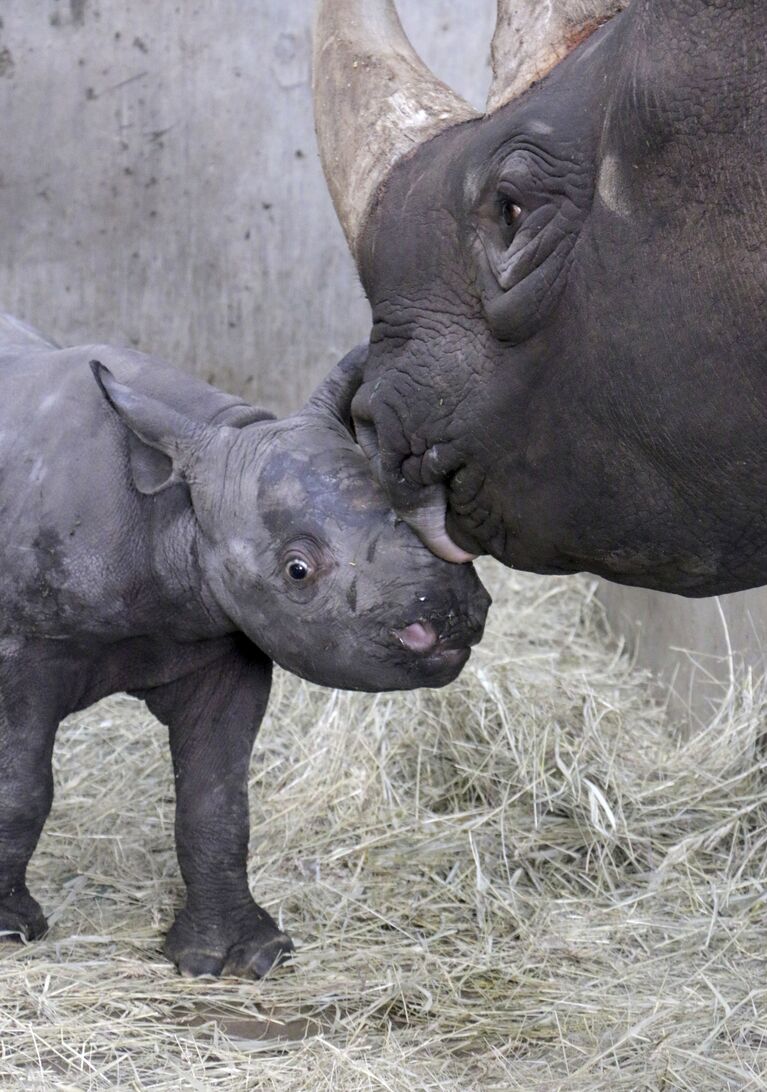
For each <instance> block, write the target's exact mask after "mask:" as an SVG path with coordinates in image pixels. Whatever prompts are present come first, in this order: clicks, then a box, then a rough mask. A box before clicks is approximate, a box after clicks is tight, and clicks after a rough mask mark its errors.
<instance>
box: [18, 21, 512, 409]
mask: <svg viewBox="0 0 767 1092" xmlns="http://www.w3.org/2000/svg"><path fill="white" fill-rule="evenodd" d="M399 8H400V12H401V15H402V17H403V21H404V22H405V24H406V26H407V29H408V32H409V33H410V34H411V36H412V38H413V41H414V42H415V43H416V45H417V47H418V48H419V49H420V50H421V51H422V53H423V54H424V56H425V57H426V58H427V60H428V61H429V63H430V64H432V65H433V67H434V69H435V70H436V71H437V72H438V73H439V74H440V75H441V76H442V77H443V78H445V79H447V80H449V81H450V82H452V83H453V84H454V86H456V87H457V88H458V89H459V90H460V91H461V92H462V93H463V94H465V95H467V96H468V97H470V98H473V99H474V100H475V101H476V102H478V103H482V102H484V97H485V91H486V88H487V84H488V81H489V69H488V64H487V61H488V55H489V44H490V38H491V36H492V29H493V25H494V9H495V4H494V0H471V2H467V0H400V4H399ZM312 10H313V0H290V3H286V2H285V0H2V3H1V4H0V19H1V22H2V26H0V119H2V121H1V124H2V130H3V134H4V141H3V149H4V150H3V156H2V160H1V161H0V239H2V240H3V246H2V250H0V309H5V310H10V311H13V312H15V313H17V314H18V315H20V316H21V317H23V318H25V319H27V320H28V321H30V322H32V323H34V324H35V325H38V326H39V327H41V328H42V329H43V330H47V331H49V332H50V333H51V334H52V335H53V336H55V337H57V338H59V339H60V340H62V341H63V342H66V343H68V344H76V343H82V342H87V341H92V340H95V339H106V340H111V341H114V342H119V343H122V344H128V345H133V346H137V347H139V348H142V349H145V350H149V351H152V352H155V353H157V354H159V355H161V356H164V357H166V358H167V359H169V360H171V361H173V362H174V363H176V364H178V365H180V366H184V367H187V368H188V369H190V370H191V371H193V372H195V373H197V374H199V375H202V376H204V377H205V378H211V379H213V380H214V381H215V382H217V383H219V384H220V385H222V386H225V387H228V388H230V389H233V390H237V391H240V392H243V393H245V394H246V395H247V396H248V397H250V398H252V399H253V400H254V401H261V402H266V403H269V404H270V405H272V406H275V407H276V408H278V409H282V410H285V409H289V408H292V407H295V406H297V405H299V404H300V403H301V402H302V401H303V399H304V397H305V394H306V392H307V391H308V389H309V388H310V386H312V385H313V384H314V382H315V381H316V380H317V379H318V378H319V377H320V376H321V375H323V374H324V373H325V372H326V371H327V370H328V369H329V367H330V366H331V365H332V364H333V363H334V362H335V360H336V359H337V358H338V356H339V355H340V354H342V353H343V352H344V351H345V350H346V349H348V348H351V346H352V345H354V344H356V343H357V342H358V341H359V340H360V339H361V338H363V337H364V336H366V334H367V332H368V326H369V323H368V307H367V304H366V302H365V299H364V296H363V293H362V290H361V288H360V286H359V283H358V281H357V279H356V274H355V272H354V269H353V266H352V262H351V260H350V258H349V256H348V253H347V250H346V245H345V242H344V239H343V236H342V234H341V230H340V228H339V227H338V225H337V222H336V219H335V215H334V213H333V209H332V206H331V203H330V199H329V197H328V196H327V192H326V189H325V184H324V180H323V178H322V173H321V170H320V166H319V160H318V156H317V153H316V150H315V142H314V131H313V121H312V110H311V99H310V88H309V62H310V34H309V28H310V23H311V16H312Z"/></svg>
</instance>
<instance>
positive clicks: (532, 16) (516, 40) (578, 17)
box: [487, 0, 629, 113]
mask: <svg viewBox="0 0 767 1092" xmlns="http://www.w3.org/2000/svg"><path fill="white" fill-rule="evenodd" d="M628 2H629V0H548V3H545V4H544V3H541V2H540V0H535V2H531V0H498V17H497V20H496V24H495V34H494V35H493V44H492V46H491V48H490V53H491V57H492V64H493V82H492V85H491V87H490V93H489V94H488V97H487V112H488V113H492V112H493V111H494V110H498V109H499V108H500V107H501V106H505V105H506V103H507V102H511V101H512V99H515V98H517V96H518V95H521V94H522V92H523V91H526V90H527V89H528V87H529V86H530V84H531V83H534V82H535V80H540V79H541V78H542V77H543V76H545V75H546V73H547V72H550V71H551V69H552V68H553V67H554V65H556V64H558V63H559V61H561V60H562V59H563V57H566V56H567V54H568V53H569V52H570V50H571V49H574V48H575V46H577V45H579V43H580V42H582V41H583V40H584V38H587V37H588V36H589V35H590V34H592V33H593V32H594V31H595V30H597V28H598V27H600V26H601V25H602V24H603V23H606V22H607V21H608V20H609V19H612V17H613V15H617V14H618V12H620V11H622V10H623V9H624V8H625V7H627V6H628Z"/></svg>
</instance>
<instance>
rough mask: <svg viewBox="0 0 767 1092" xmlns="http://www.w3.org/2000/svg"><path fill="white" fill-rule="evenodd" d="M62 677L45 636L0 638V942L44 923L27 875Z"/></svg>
mask: <svg viewBox="0 0 767 1092" xmlns="http://www.w3.org/2000/svg"><path fill="white" fill-rule="evenodd" d="M62 682H63V680H62V677H61V674H60V672H59V671H57V669H56V664H55V662H49V660H48V657H47V656H46V654H45V646H44V644H43V643H41V642H35V643H34V646H32V645H30V644H29V643H27V642H24V641H16V640H0V941H8V940H11V941H13V940H15V941H19V940H20V939H23V940H34V939H36V938H37V937H40V936H42V935H43V933H44V932H45V931H46V929H47V927H48V923H47V921H46V920H45V916H44V914H43V912H42V910H41V908H40V905H39V904H38V903H37V902H36V900H35V899H33V898H32V896H31V895H30V894H29V891H28V889H27V883H26V874H27V865H28V864H29V859H30V857H31V856H32V854H33V852H34V849H35V846H36V845H37V842H38V839H39V837H40V833H41V831H42V829H43V825H44V823H45V820H46V819H47V818H48V813H49V811H50V809H51V803H52V802H53V774H52V770H51V756H52V753H53V741H54V738H55V735H56V729H57V727H58V724H59V720H60V719H61V716H63V714H64V712H65V710H64V709H63V708H62V689H63V688H62Z"/></svg>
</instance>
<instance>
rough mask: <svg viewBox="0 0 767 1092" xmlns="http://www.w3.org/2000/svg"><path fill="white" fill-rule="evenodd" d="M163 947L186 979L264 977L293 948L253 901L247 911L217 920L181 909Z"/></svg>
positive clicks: (290, 941)
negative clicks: (224, 919) (193, 914)
mask: <svg viewBox="0 0 767 1092" xmlns="http://www.w3.org/2000/svg"><path fill="white" fill-rule="evenodd" d="M163 950H164V952H165V955H166V956H167V957H168V959H170V960H171V962H173V963H175V964H176V966H177V967H178V970H179V973H180V974H182V975H184V976H185V977H187V978H196V977H198V976H199V975H204V974H210V975H215V976H216V977H218V976H219V975H225V976H226V975H233V976H235V977H237V978H264V976H265V975H267V974H268V973H269V971H271V970H272V969H273V968H274V967H278V966H280V964H282V963H285V962H287V960H289V959H290V957H291V955H292V954H293V951H294V949H293V942H292V940H291V939H290V937H289V936H288V935H287V933H283V932H282V930H281V929H280V928H279V927H278V925H277V923H276V922H275V921H274V919H273V918H272V917H271V916H270V915H269V914H267V912H266V911H265V910H262V909H261V908H260V907H259V906H257V905H256V904H255V903H254V904H253V907H252V909H250V910H249V911H248V913H247V914H245V915H242V914H235V915H233V916H232V918H231V919H230V920H228V921H226V922H217V923H214V922H211V921H210V919H207V920H206V919H205V918H202V917H200V918H195V917H193V916H192V915H191V914H190V913H189V911H188V910H182V911H181V913H180V914H179V915H178V917H177V918H176V920H175V922H174V923H173V925H172V927H171V929H170V932H169V933H168V936H167V937H166V940H165V946H164V949H163Z"/></svg>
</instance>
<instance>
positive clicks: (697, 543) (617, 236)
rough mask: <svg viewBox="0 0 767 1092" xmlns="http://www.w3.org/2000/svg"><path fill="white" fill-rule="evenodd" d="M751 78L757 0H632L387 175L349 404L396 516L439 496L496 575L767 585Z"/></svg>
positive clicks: (759, 114) (461, 538) (766, 96)
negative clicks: (506, 98) (358, 373)
mask: <svg viewBox="0 0 767 1092" xmlns="http://www.w3.org/2000/svg"><path fill="white" fill-rule="evenodd" d="M765 73H767V5H764V4H762V3H758V2H757V0H750V2H738V3H736V2H734V0H733V2H731V3H728V2H726V0H724V2H721V3H717V4H714V3H708V2H704V0H687V2H682V3H674V4H672V3H658V2H652V0H645V2H639V3H634V4H633V5H632V6H631V7H630V8H629V10H628V11H627V12H626V13H624V14H623V15H621V16H618V17H617V18H615V19H614V20H613V21H612V22H611V23H610V24H608V25H607V26H606V27H604V28H602V29H601V30H600V31H598V32H597V33H596V34H594V35H593V36H592V37H591V38H589V39H588V40H587V41H586V42H585V43H584V44H583V45H581V46H579V47H578V48H577V49H575V50H574V51H573V52H572V53H571V54H570V55H569V57H568V58H567V59H566V60H565V61H563V62H562V63H561V64H560V65H559V66H557V68H556V69H555V70H554V71H553V72H552V73H551V74H550V75H549V76H548V77H547V78H546V79H544V80H543V81H541V82H540V83H539V84H537V85H535V86H534V87H533V88H532V89H531V90H530V91H529V92H528V93H526V94H525V95H523V96H522V97H521V98H520V99H518V100H517V101H515V102H513V103H511V104H509V105H508V106H506V107H504V108H503V109H501V110H500V111H498V113H497V114H494V115H491V116H489V117H487V118H484V119H479V120H475V121H470V122H467V123H464V124H462V125H459V126H456V127H454V128H452V129H449V130H447V131H446V132H444V133H442V134H441V135H439V136H437V137H435V138H434V139H433V140H431V141H430V142H428V143H426V144H424V145H422V146H420V147H418V148H416V149H415V150H414V151H413V152H412V153H411V154H410V155H409V156H408V157H407V158H406V159H404V160H401V161H400V162H399V163H398V164H397V165H396V166H395V167H394V168H393V170H392V171H391V174H390V176H389V177H388V179H387V182H386V184H385V186H384V188H383V189H382V190H381V191H380V192H379V195H378V199H377V202H376V204H375V206H374V209H373V211H372V214H371V216H370V219H369V222H368V224H367V226H366V230H365V233H364V235H363V237H362V241H361V244H360V246H359V248H358V257H359V263H358V264H359V269H360V275H361V278H362V280H363V284H364V286H365V289H366V292H367V294H368V297H369V299H370V302H371V305H372V309H373V328H372V333H371V339H370V347H369V354H368V361H367V364H366V368H365V372H364V382H363V384H362V385H361V387H360V390H359V391H358V393H357V396H356V398H355V400H354V403H353V416H354V421H355V427H356V430H357V435H358V437H359V440H360V443H361V444H362V446H363V447H364V449H365V450H366V453H367V454H368V456H369V457H370V458H371V460H372V462H373V467H374V470H375V472H376V474H377V475H378V476H379V478H380V480H381V481H382V482H383V484H384V486H385V488H386V490H387V492H388V494H389V497H390V499H391V501H392V504H393V505H394V507H395V509H396V510H397V511H399V512H400V513H401V514H402V515H403V516H404V517H405V518H407V516H408V513H409V512H412V511H413V510H415V509H417V507H418V506H419V505H431V504H433V503H435V501H436V500H437V499H438V498H439V496H440V491H441V493H442V495H443V496H444V495H445V491H446V497H447V501H448V515H447V529H448V532H449V534H450V536H451V537H452V538H453V539H454V541H455V542H456V543H457V544H458V546H460V547H462V548H464V549H466V550H468V551H471V552H473V553H481V552H489V553H491V554H493V555H494V556H495V557H497V558H498V559H499V560H501V561H502V562H504V563H505V564H508V565H513V566H515V567H518V568H524V569H530V570H533V571H536V572H544V573H561V572H575V571H578V570H588V571H591V572H594V573H598V574H600V575H603V576H606V577H608V578H609V579H612V580H615V581H618V582H620V583H626V584H637V585H642V586H646V587H651V588H659V589H663V590H666V591H672V592H677V593H680V594H684V595H690V596H703V595H712V594H719V593H723V592H730V591H735V590H739V589H744V588H748V587H752V586H755V585H759V584H763V583H765V582H767V518H766V516H765V508H764V500H763V498H764V496H765V491H766V490H767V420H765V417H766V416H767V412H766V411H767V369H766V368H765V362H767V186H765V182H764V180H765V178H767V77H766V76H765ZM425 453H426V454H425Z"/></svg>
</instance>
